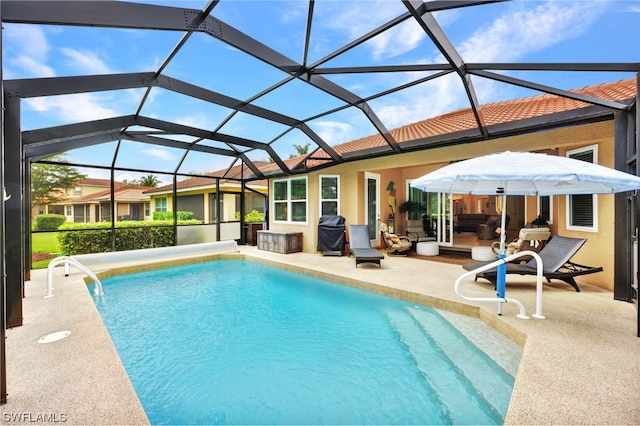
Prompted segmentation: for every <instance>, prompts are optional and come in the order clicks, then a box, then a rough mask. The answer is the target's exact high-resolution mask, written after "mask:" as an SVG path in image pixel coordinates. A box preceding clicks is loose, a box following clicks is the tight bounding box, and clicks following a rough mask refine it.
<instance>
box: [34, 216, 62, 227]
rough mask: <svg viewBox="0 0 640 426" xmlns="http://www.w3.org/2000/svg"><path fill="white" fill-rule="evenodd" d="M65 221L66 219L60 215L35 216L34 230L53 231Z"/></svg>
mask: <svg viewBox="0 0 640 426" xmlns="http://www.w3.org/2000/svg"><path fill="white" fill-rule="evenodd" d="M66 221H67V217H66V216H64V215H61V214H39V215H38V216H36V229H38V230H41V231H45V230H54V229H58V227H59V226H60V225H62V224H63V223H65V222H66Z"/></svg>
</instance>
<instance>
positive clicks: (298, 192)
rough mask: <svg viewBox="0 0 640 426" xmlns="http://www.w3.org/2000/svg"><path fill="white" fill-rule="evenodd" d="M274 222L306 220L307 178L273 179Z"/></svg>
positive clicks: (303, 221) (301, 221)
mask: <svg viewBox="0 0 640 426" xmlns="http://www.w3.org/2000/svg"><path fill="white" fill-rule="evenodd" d="M273 210H274V212H275V213H274V217H273V220H274V222H294V223H305V222H306V221H307V178H306V177H298V178H290V179H282V180H275V181H273Z"/></svg>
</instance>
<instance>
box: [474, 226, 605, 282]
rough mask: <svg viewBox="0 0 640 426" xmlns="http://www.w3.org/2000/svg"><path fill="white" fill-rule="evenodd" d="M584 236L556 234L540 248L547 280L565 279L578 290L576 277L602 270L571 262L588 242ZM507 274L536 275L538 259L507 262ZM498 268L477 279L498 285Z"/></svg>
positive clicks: (476, 267)
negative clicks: (574, 236)
mask: <svg viewBox="0 0 640 426" xmlns="http://www.w3.org/2000/svg"><path fill="white" fill-rule="evenodd" d="M586 241H587V240H586V239H583V238H570V237H561V236H555V237H553V238H551V239H550V240H549V242H548V243H547V244H546V245H545V246H544V247H543V248H542V250H540V252H539V253H538V255H539V256H540V258H541V259H542V267H543V271H542V273H543V275H544V277H545V278H546V279H547V282H549V283H550V282H551V280H552V279H557V280H561V281H564V282H565V283H567V284H569V285H571V286H572V287H573V288H574V289H575V290H576V291H580V287H578V284H577V283H576V280H575V278H574V277H577V276H580V275H587V274H593V273H596V272H601V271H602V267H601V266H597V267H592V266H585V265H579V264H577V263H574V262H571V261H570V260H569V259H571V258H572V257H573V255H574V254H576V253H577V252H578V250H580V248H581V247H582V246H583V245H584V243H585V242H586ZM488 263H490V262H475V263H467V264H465V265H462V267H463V268H464V269H465V270H467V271H473V270H475V269H478V268H479V267H481V266H484V265H486V264H488ZM506 267H507V274H519V275H536V274H537V264H536V259H535V258H533V259H531V260H530V261H529V262H527V263H526V264H524V265H521V264H518V263H507V264H506ZM497 275H498V274H497V269H495V268H494V269H489V270H488V271H484V272H480V273H478V274H476V280H477V279H478V278H484V279H486V280H488V281H490V282H492V283H493V285H494V286H495V285H496V281H497V279H498V276H497Z"/></svg>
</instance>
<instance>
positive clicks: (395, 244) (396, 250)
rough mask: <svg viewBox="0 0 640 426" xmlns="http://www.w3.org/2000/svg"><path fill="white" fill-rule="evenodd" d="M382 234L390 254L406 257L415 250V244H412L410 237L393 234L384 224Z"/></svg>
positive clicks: (381, 229) (381, 228)
mask: <svg viewBox="0 0 640 426" xmlns="http://www.w3.org/2000/svg"><path fill="white" fill-rule="evenodd" d="M380 232H382V239H383V240H384V243H385V244H386V245H387V252H388V253H389V254H395V255H399V256H405V255H406V254H407V253H408V252H409V251H410V250H411V249H412V248H413V243H411V240H410V239H409V237H407V236H406V235H396V234H392V233H391V232H389V229H388V228H387V225H386V224H384V223H383V224H382V225H380Z"/></svg>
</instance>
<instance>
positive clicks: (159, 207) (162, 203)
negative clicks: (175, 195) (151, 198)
mask: <svg viewBox="0 0 640 426" xmlns="http://www.w3.org/2000/svg"><path fill="white" fill-rule="evenodd" d="M156 211H157V212H166V211H167V198H166V197H162V198H156Z"/></svg>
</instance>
